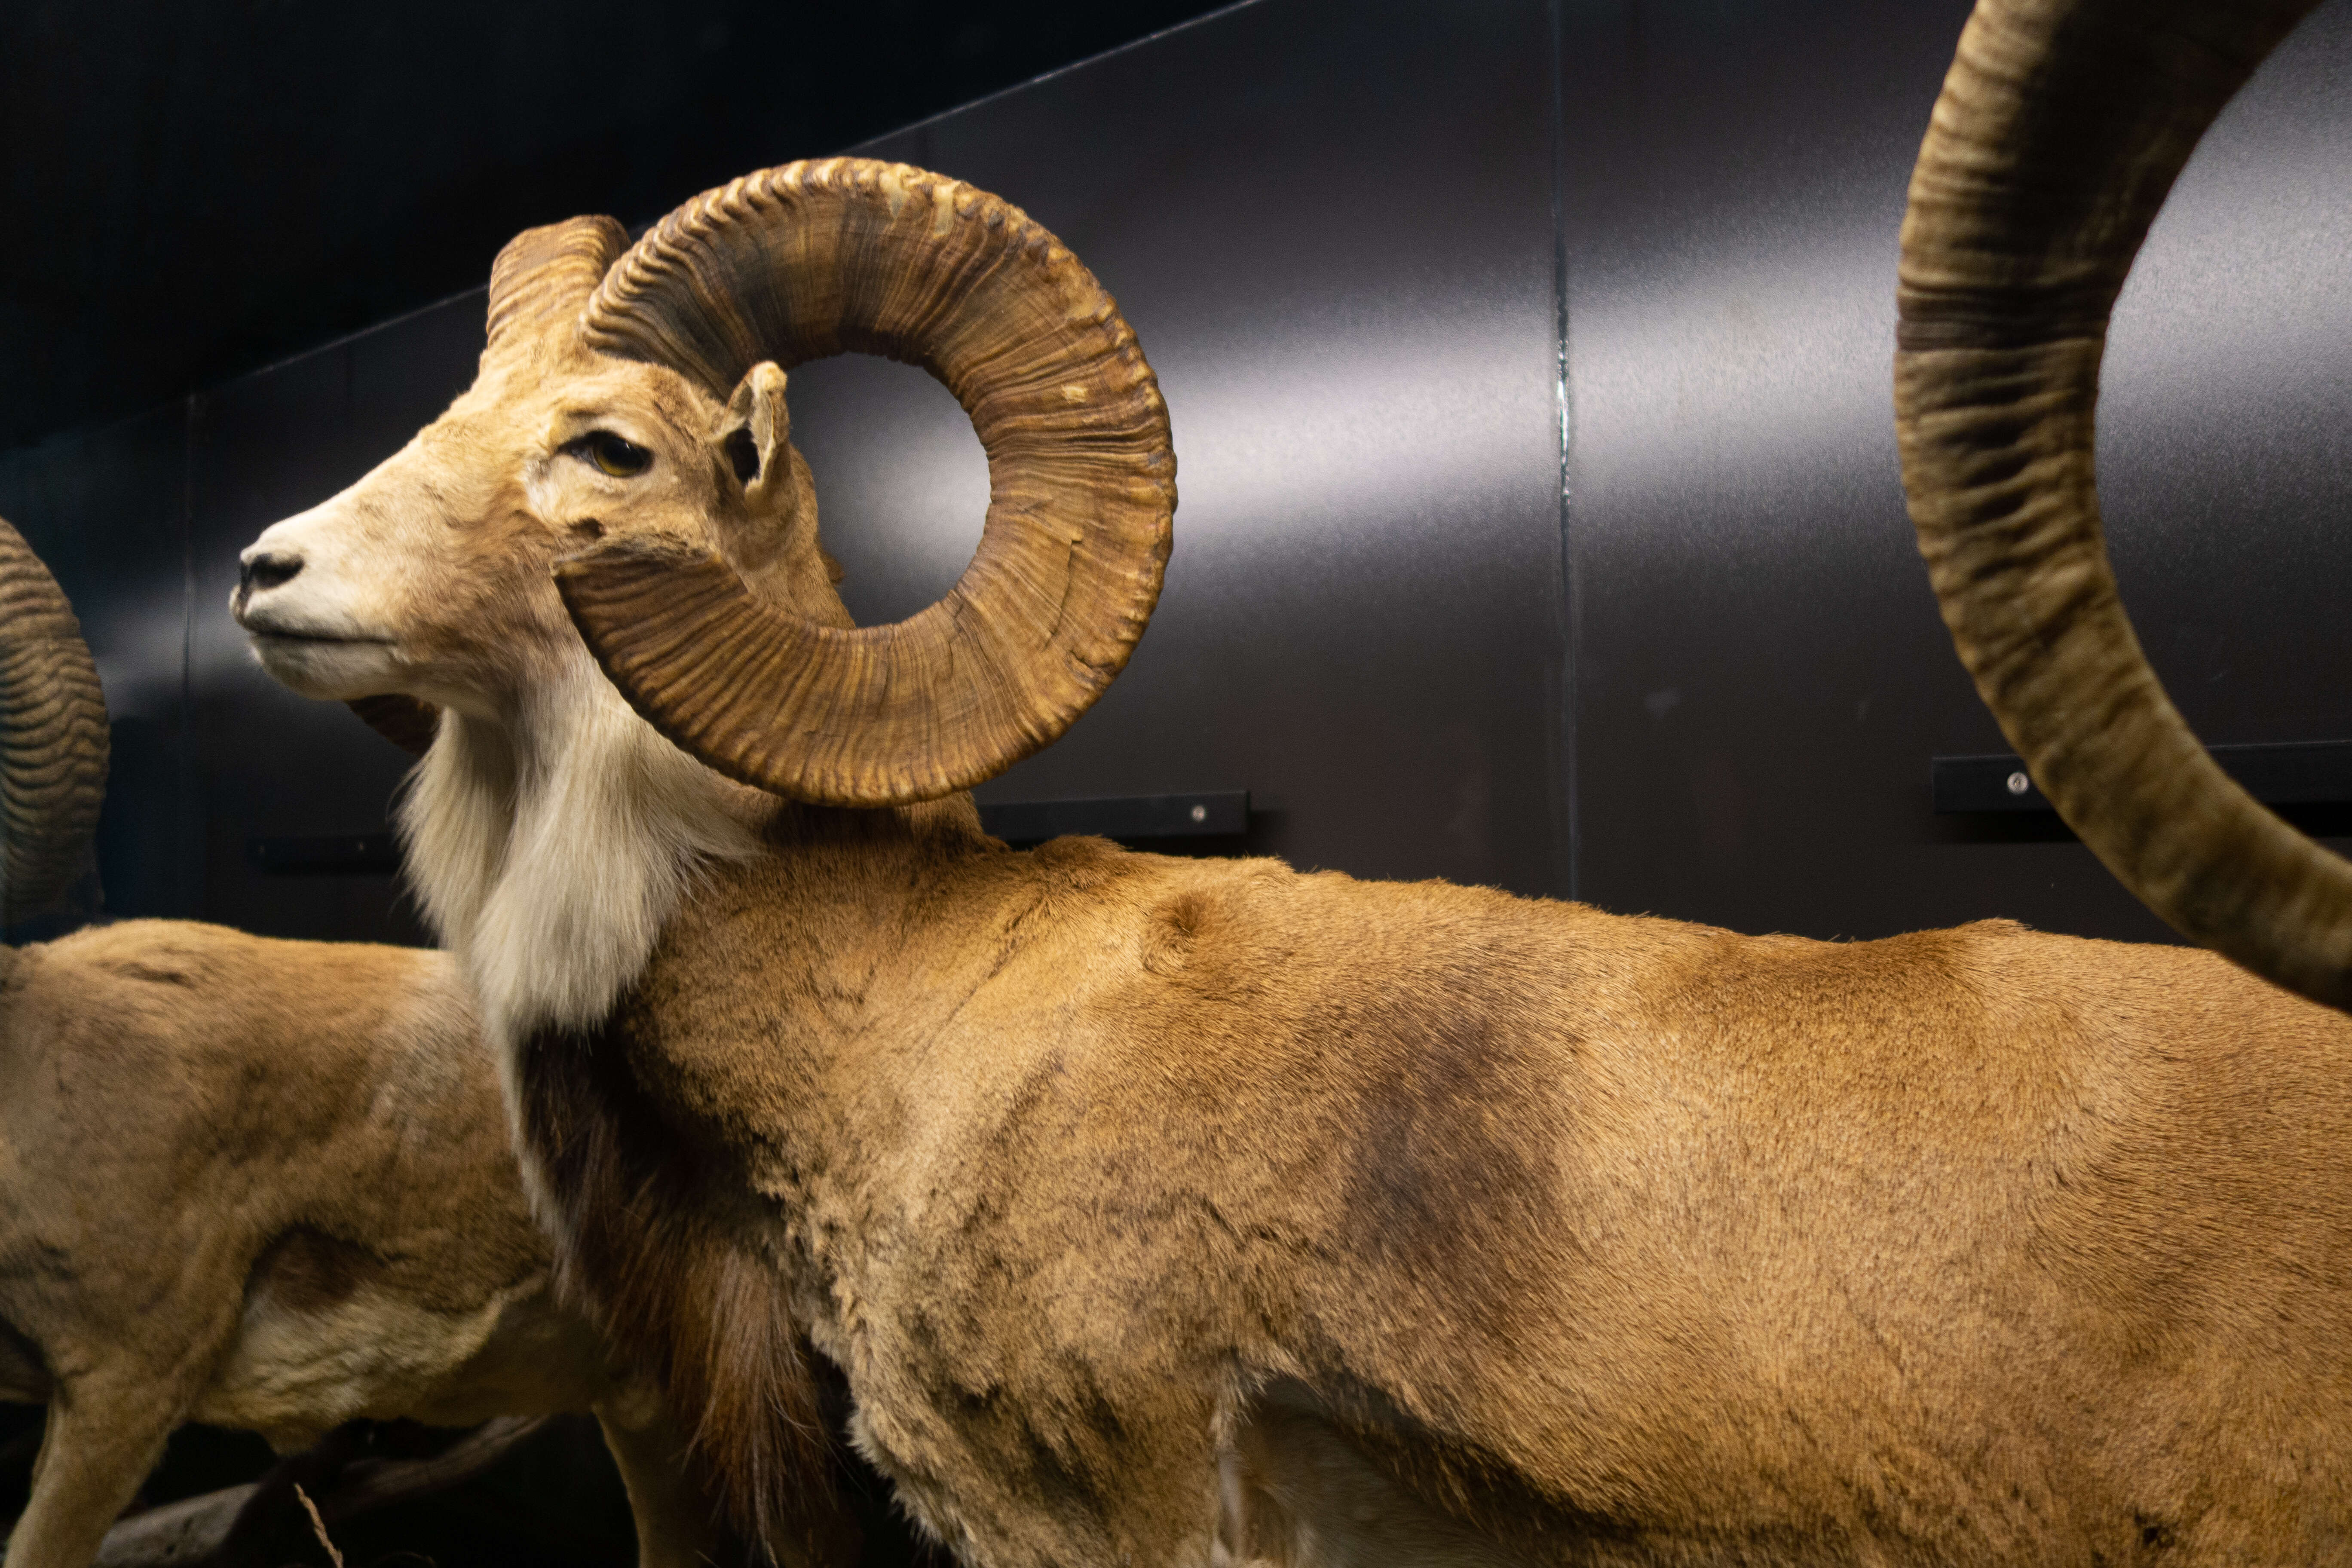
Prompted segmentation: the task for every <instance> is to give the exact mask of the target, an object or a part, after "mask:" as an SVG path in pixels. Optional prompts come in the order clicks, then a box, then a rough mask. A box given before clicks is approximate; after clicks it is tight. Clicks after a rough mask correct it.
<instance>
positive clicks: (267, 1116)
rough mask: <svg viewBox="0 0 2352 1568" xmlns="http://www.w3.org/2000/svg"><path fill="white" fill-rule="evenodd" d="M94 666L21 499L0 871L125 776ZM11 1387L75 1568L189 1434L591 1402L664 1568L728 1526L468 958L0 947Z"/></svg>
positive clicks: (2, 879) (11, 544) (0, 666)
mask: <svg viewBox="0 0 2352 1568" xmlns="http://www.w3.org/2000/svg"><path fill="white" fill-rule="evenodd" d="M106 759H107V728H106V708H105V703H104V700H103V699H102V698H101V696H100V691H99V685H98V672H97V670H96V669H95V668H93V667H92V665H91V662H90V658H89V650H88V649H87V648H86V647H83V645H82V641H81V633H80V628H79V626H78V625H77V624H76V623H75V620H74V616H73V612H72V610H71V609H70V608H69V607H68V605H67V604H66V600H65V596H64V595H62V594H61V593H59V592H58V585H57V582H56V580H55V579H54V578H52V577H51V576H50V575H49V574H48V571H47V568H45V567H44V566H42V564H41V563H40V562H39V561H38V560H37V559H36V558H35V557H34V555H33V553H32V552H31V551H30V550H28V549H27V548H26V545H25V542H24V540H23V539H22V538H20V537H19V536H18V535H17V533H16V530H14V529H13V528H10V527H9V526H8V525H7V524H6V523H5V522H0V805H5V846H4V847H0V891H5V909H6V913H7V915H8V917H9V918H10V919H15V918H17V917H19V916H21V915H23V914H26V913H29V912H31V911H34V910H38V909H39V908H40V907H41V906H42V905H43V904H44V903H46V902H47V901H48V900H50V899H51V898H52V897H53V896H54V895H55V894H56V893H58V891H59V890H60V889H61V888H62V886H63V885H64V883H66V882H67V881H69V880H70V879H71V878H72V877H73V875H74V874H75V872H76V871H77V870H78V869H79V867H80V865H81V863H82V860H83V858H84V856H85V855H86V853H87V850H88V846H89V834H90V831H91V829H92V828H93V827H95V826H96V824H97V819H98V808H99V802H100V799H101V797H102V796H103V794H104V790H105V784H106ZM0 1399H16V1400H26V1401H30V1402H34V1403H43V1404H47V1405H48V1422H47V1430H46V1433H45V1435H44V1436H43V1438H42V1443H41V1452H40V1458H39V1460H38V1462H37V1464H36V1466H35V1468H34V1471H33V1489H32V1498H31V1500H30V1502H29V1503H28V1505H27V1506H26V1510H25V1512H24V1514H23V1515H22V1517H21V1518H19V1519H18V1521H17V1522H16V1529H15V1531H13V1532H12V1533H11V1534H10V1535H9V1538H8V1550H7V1561H8V1564H9V1568H83V1565H84V1564H87V1563H89V1561H90V1560H91V1557H92V1555H93V1554H94V1553H95V1552H97V1551H98V1549H99V1543H100V1540H101V1539H102V1538H103V1537H104V1536H105V1534H106V1532H107V1530H108V1527H109V1526H110V1525H111V1524H113V1522H114V1521H115V1518H116V1516H117V1515H118V1514H120V1513H121V1511H122V1510H123V1508H124V1507H125V1506H126V1505H127V1504H129V1502H130V1501H131V1496H132V1494H133V1493H134V1492H136V1491H137V1490H138V1489H139V1486H140V1483H141V1482H142V1481H143V1480H145V1479H146V1478H147V1473H148V1471H149V1470H150V1469H152V1468H153V1466H154V1463H155V1460H156V1458H157V1457H158V1456H159V1455H160V1454H161V1452H162V1451H163V1440H164V1438H165V1437H167V1436H170V1434H171V1432H172V1430H173V1427H175V1426H179V1425H181V1424H182V1423H183V1422H187V1421H206V1422H211V1423H213V1424H215V1425H216V1426H234V1427H240V1428H244V1429H246V1430H249V1431H255V1432H259V1433H260V1434H262V1435H263V1436H266V1437H268V1439H269V1441H270V1442H271V1444H272V1445H274V1446H275V1447H278V1449H280V1450H281V1451H289V1450H292V1449H296V1448H301V1447H308V1446H309V1445H310V1444H311V1443H313V1442H315V1441H316V1440H317V1439H318V1438H319V1437H320V1436H323V1435H324V1434H325V1433H326V1432H327V1431H328V1430H329V1429H330V1428H331V1427H334V1426H339V1425H341V1423H343V1422H345V1421H349V1420H353V1419H356V1418H358V1417H362V1416H366V1417H372V1418H375V1419H391V1418H393V1417H396V1416H410V1417H414V1418H415V1419H417V1420H420V1421H425V1422H429V1423H432V1424H435V1425H438V1426H467V1425H471V1424H473V1423H475V1422H478V1421H482V1420H487V1419H488V1418H489V1417H491V1416H493V1415H523V1414H537V1413H541V1412H551V1411H562V1410H589V1409H593V1410H594V1411H595V1412H596V1414H597V1415H598V1418H599V1419H600V1420H601V1421H602V1423H603V1425H604V1436H605V1439H606V1441H607V1443H608V1444H609V1445H610V1447H611V1448H612V1450H613V1454H614V1458H615V1459H616V1460H617V1461H618V1463H619V1464H620V1467H621V1469H622V1473H623V1475H624V1477H625V1479H626V1480H627V1483H628V1488H629V1496H630V1501H631V1503H632V1505H633V1506H634V1507H635V1510H636V1516H637V1530H638V1543H639V1562H640V1563H642V1564H644V1565H645V1568H690V1565H692V1564H695V1563H701V1562H704V1561H706V1559H705V1558H704V1556H703V1555H702V1553H703V1552H705V1551H706V1550H709V1549H711V1548H713V1547H714V1546H715V1544H716V1543H717V1542H719V1540H720V1539H722V1538H721V1536H720V1535H719V1532H718V1531H714V1529H713V1528H712V1524H711V1509H710V1506H709V1503H708V1502H707V1501H706V1500H704V1496H703V1494H702V1493H700V1492H698V1490H696V1489H695V1486H694V1484H693V1483H692V1482H691V1481H690V1480H689V1479H688V1477H687V1475H686V1474H685V1472H684V1471H683V1470H682V1469H681V1468H680V1445H679V1443H678V1442H677V1440H676V1438H674V1437H673V1436H671V1435H670V1428H669V1426H668V1424H667V1420H666V1418H665V1417H664V1415H663V1412H662V1408H661V1405H660V1401H659V1398H658V1395H657V1394H656V1393H655V1392H654V1391H653V1390H652V1389H651V1387H650V1386H649V1385H647V1384H646V1383H645V1382H644V1381H643V1380H641V1379H635V1378H629V1377H625V1376H623V1375H620V1374H618V1373H615V1372H614V1370H613V1366H612V1363H611V1362H610V1361H609V1359H608V1356H607V1352H606V1351H605V1349H604V1342H603V1341H602V1340H601V1339H600V1337H599V1336H598V1335H597V1333H596V1331H594V1330H593V1328H591V1327H590V1326H589V1324H588V1323H587V1322H586V1321H584V1320H583V1319H582V1318H581V1317H580V1316H579V1315H578V1314H577V1313H575V1312H572V1311H571V1310H566V1309H564V1308H562V1307H560V1306H559V1305H558V1304H557V1301H556V1299H555V1293H554V1289H553V1286H552V1283H551V1274H550V1259H549V1256H548V1248H547V1243H546V1241H545V1239H544V1237H542V1236H541V1234H540V1232H539V1230H538V1228H537V1227H536V1226H534V1225H533V1224H532V1223H531V1218H530V1212H529V1210H528V1208H527V1207H526V1206H525V1205H524V1202H523V1196H522V1189H521V1184H520V1182H518V1180H517V1179H516V1172H515V1163H514V1157H513V1155H512V1153H511V1152H510V1151H509V1144H508V1142H507V1136H506V1118H505V1116H504V1114H503V1112H502V1110H501V1109H500V1107H499V1091H498V1086H497V1080H496V1079H495V1078H494V1076H493V1075H492V1072H491V1070H490V1063H489V1058H488V1055H487V1054H486V1053H485V1052H484V1050H483V1048H482V1044H481V1037H480V1035H479V1033H478V1030H477V1028H476V1026H475V1022H474V1011H473V1007H472V1005H471V1002H470V998H469V997H468V995H467V990H466V987H465V986H464V984H463V983H462V982H461V981H460V980H459V978H458V975H457V969H456V965H455V964H454V963H451V961H450V960H449V958H448V956H447V955H446V954H445V953H438V952H419V951H417V950H415V949H412V948H398V947H378V946H370V945H363V944H361V943H356V942H333V943H330V942H272V941H267V940H264V939H262V938H259V937H252V936H247V935H245V934H244V933H242V932H240V931H228V930H226V929H224V928H222V927H219V926H211V925H200V924H197V923H195V922H194V921H127V922H125V923H123V924H120V925H110V926H102V927H96V928H92V929H89V930H84V931H78V932H76V933H75V934H73V935H71V936H68V937H66V938H65V939H63V940H62V941H58V942H44V943H38V944H35V945H32V946H27V947H23V948H7V947H0Z"/></svg>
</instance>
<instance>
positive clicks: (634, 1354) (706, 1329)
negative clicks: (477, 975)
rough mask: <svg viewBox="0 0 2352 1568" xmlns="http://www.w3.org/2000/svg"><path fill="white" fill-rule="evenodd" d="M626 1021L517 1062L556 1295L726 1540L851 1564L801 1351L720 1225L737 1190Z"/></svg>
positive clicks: (850, 1542)
mask: <svg viewBox="0 0 2352 1568" xmlns="http://www.w3.org/2000/svg"><path fill="white" fill-rule="evenodd" d="M625 1016H626V1009H625V1008H624V1009H622V1010H621V1011H620V1012H619V1013H616V1014H615V1015H614V1017H613V1018H611V1019H608V1020H606V1022H605V1023H604V1025H603V1026H600V1027H599V1028H598V1029H596V1030H594V1031H593V1032H592V1033H589V1034H576V1033H570V1032H566V1031H561V1030H556V1029H543V1030H541V1031H540V1032H539V1033H538V1034H536V1035H534V1036H533V1037H531V1038H530V1040H529V1041H528V1042H527V1043H526V1044H525V1045H524V1047H523V1048H522V1052H521V1056H520V1069H521V1070H520V1074H519V1078H520V1089H521V1094H522V1100H523V1104H522V1112H523V1115H522V1124H523V1137H524V1140H525V1142H526V1143H527V1144H528V1154H527V1157H528V1158H530V1160H531V1161H532V1162H533V1163H535V1164H536V1165H537V1166H538V1169H539V1173H540V1176H541V1182H542V1184H543V1190H544V1191H545V1192H546V1194H547V1195H548V1197H549V1200H550V1201H551V1203H552V1204H553V1205H555V1207H556V1209H557V1211H558V1212H557V1215H556V1216H555V1217H556V1219H557V1222H558V1223H557V1227H556V1228H557V1236H556V1255H557V1262H558V1267H559V1269H560V1272H561V1276H562V1282H563V1288H564V1289H565V1291H566V1293H567V1294H569V1295H570V1296H572V1298H573V1299H574V1300H577V1301H579V1302H580V1303H581V1305H583V1307H584V1308H586V1309H587V1310H589V1311H590V1312H592V1313H593V1315H594V1316H595V1318H596V1319H597V1321H599V1322H600V1323H601V1324H602V1325H603V1327H604V1330H605V1331H606V1333H607V1334H608V1335H609V1336H610V1337H611V1339H612V1341H613V1342H614V1345H615V1346H616V1347H617V1348H618V1349H619V1350H620V1351H621V1352H623V1353H624V1354H625V1355H626V1356H628V1357H629V1358H631V1359H632V1360H633V1361H634V1362H635V1364H637V1365H639V1366H641V1367H645V1368H648V1369H650V1370H651V1371H653V1372H654V1373H655V1374H656V1375H657V1376H658V1377H659V1378H660V1379H661V1383H662V1386H663V1389H664V1391H665V1397H666V1398H667V1401H668V1403H669V1407H670V1410H671V1412H672V1413H673V1415H675V1416H676V1418H677V1421H678V1423H679V1425H680V1426H682V1427H683V1428H684V1429H685V1430H686V1431H687V1432H688V1433H690V1434H691V1435H692V1451H693V1453H694V1455H695V1456H696V1458H697V1459H698V1461H699V1463H700V1464H701V1465H702V1466H707V1468H708V1469H709V1471H710V1472H711V1474H710V1476H709V1478H708V1479H709V1480H710V1481H711V1482H712V1483H713V1485H712V1489H713V1490H714V1491H715V1492H716V1494H717V1495H719V1496H720V1497H722V1498H723V1499H724V1500H725V1503H726V1507H727V1510H728V1514H729V1516H730V1521H731V1522H732V1524H733V1525H734V1527H735V1528H736V1529H737V1530H739V1531H742V1532H744V1533H746V1534H748V1535H750V1536H751V1537H752V1538H753V1539H755V1540H757V1541H759V1542H762V1543H764V1544H765V1546H766V1548H767V1551H768V1553H769V1555H770V1556H771V1558H772V1559H773V1560H774V1561H775V1562H777V1563H785V1564H793V1563H811V1564H829V1563H854V1562H855V1561H856V1558H857V1555H858V1550H859V1544H860V1543H859V1541H858V1531H857V1529H856V1525H855V1523H854V1522H852V1521H851V1520H850V1519H849V1518H848V1516H847V1514H846V1512H845V1509H844V1507H843V1504H842V1500H841V1498H840V1493H839V1489H838V1487H837V1486H836V1485H835V1474H834V1471H835V1460H836V1455H835V1451H834V1450H835V1443H834V1439H833V1437H832V1436H831V1434H830V1433H829V1431H828V1430H827V1428H826V1426H825V1424H824V1418H823V1416H822V1415H821V1413H820V1411H819V1408H818V1396H817V1385H816V1382H815V1379H814V1376H813V1375H812V1372H811V1367H810V1364H809V1356H810V1353H811V1352H809V1350H808V1347H807V1341H806V1337H805V1335H804V1334H803V1332H802V1331H801V1329H800V1326H799V1325H798V1324H797V1323H795V1322H794V1321H793V1319H792V1316H791V1313H790V1311H789V1310H788V1308H787V1306H786V1303H785V1301H784V1299H783V1291H782V1288H781V1282H780V1281H779V1280H778V1279H777V1278H776V1276H775V1272H774V1268H773V1267H772V1264H771V1263H770V1262H769V1261H768V1260H766V1259H765V1258H762V1257H761V1256H760V1255H759V1254H758V1253H757V1252H756V1250H754V1243H753V1242H752V1240H751V1237H750V1235H749V1234H748V1228H747V1229H746V1230H745V1231H743V1232H734V1231H731V1230H730V1228H729V1227H727V1226H724V1225H723V1223H722V1222H720V1221H719V1219H718V1218H716V1217H715V1216H718V1215H725V1214H727V1213H728V1212H730V1210H731V1209H733V1208H735V1207H738V1206H740V1205H741V1204H742V1203H743V1202H744V1201H745V1200H744V1198H743V1196H742V1194H745V1193H746V1192H747V1191H748V1187H747V1186H746V1185H745V1184H743V1183H742V1182H740V1180H739V1179H737V1177H736V1176H735V1175H734V1173H730V1172H720V1171H717V1170H713V1169H711V1168H709V1164H708V1163H707V1161H708V1156H706V1155H704V1154H702V1153H700V1152H698V1150H700V1149H707V1148H709V1147H711V1146H712V1144H711V1143H710V1142H709V1141H703V1140H698V1139H696V1138H695V1137H694V1136H693V1135H692V1133H691V1132H690V1131H688V1130H685V1129H681V1128H678V1127H677V1126H675V1125H673V1123H672V1122H671V1121H670V1119H669V1117H668V1116H667V1114H666V1113H665V1111H664V1110H663V1108H662V1107H661V1106H660V1105H658V1104H657V1103H656V1101H655V1100H653V1099H652V1098H651V1097H650V1096H649V1095H648V1094H647V1093H646V1090H645V1088H644V1084H643V1082H642V1080H641V1079H640V1078H639V1075H638V1073H637V1071H636V1069H635V1064H634V1053H635V1047H636V1042H635V1040H634V1038H633V1037H632V1036H631V1034H630V1032H629V1030H628V1029H627V1027H626V1026H625V1024H624V1023H623V1022H621V1020H622V1019H623V1018H625Z"/></svg>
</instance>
